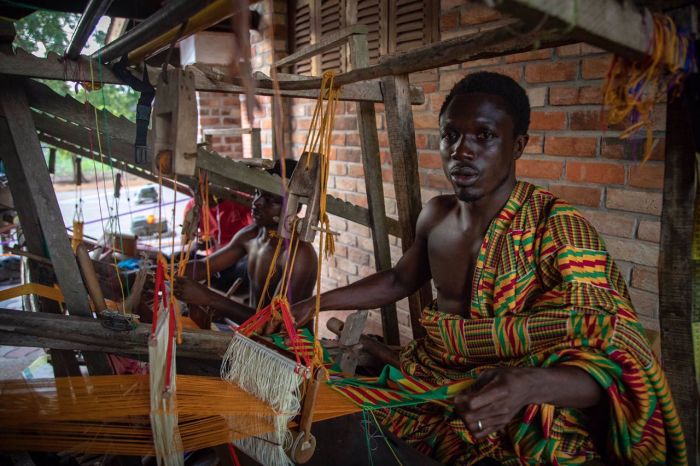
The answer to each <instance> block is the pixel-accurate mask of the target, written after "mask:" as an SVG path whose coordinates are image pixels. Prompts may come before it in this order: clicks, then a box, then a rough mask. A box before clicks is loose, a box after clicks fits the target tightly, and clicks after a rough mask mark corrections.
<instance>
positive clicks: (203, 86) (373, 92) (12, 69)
mask: <svg viewBox="0 0 700 466" xmlns="http://www.w3.org/2000/svg"><path fill="white" fill-rule="evenodd" d="M192 68H193V71H194V74H195V88H196V89H197V90H198V91H205V92H226V93H232V94H245V89H244V88H243V86H242V85H240V83H239V82H238V81H237V80H233V79H229V81H231V82H226V81H227V78H226V74H227V70H225V69H223V68H219V67H214V66H204V65H196V66H193V67H192ZM149 71H150V73H149V74H150V76H156V75H157V73H159V71H158V70H157V69H150V68H149ZM0 73H1V74H8V75H13V76H23V77H28V78H41V79H54V80H60V81H76V82H90V81H91V79H92V78H94V79H95V81H99V79H102V82H103V83H106V84H123V82H122V81H121V80H120V79H119V78H118V77H117V76H115V75H114V73H113V72H112V70H111V69H110V67H109V66H104V65H100V64H99V63H97V62H95V61H93V62H92V75H91V74H90V59H89V58H87V57H85V56H81V57H80V58H79V59H77V60H68V59H64V58H61V57H59V56H58V55H56V54H55V53H49V55H48V56H47V57H46V58H40V57H36V56H34V55H31V54H29V53H27V52H25V51H24V50H22V49H17V52H16V53H15V54H7V53H2V52H0ZM256 76H259V77H260V79H259V80H257V81H256V83H257V85H258V86H259V87H258V88H256V89H255V93H256V94H258V95H266V96H272V95H274V90H273V89H272V80H271V79H270V78H269V77H267V76H265V75H263V74H262V73H257V74H256ZM281 77H282V78H284V80H283V81H282V83H281V86H282V87H285V86H286V84H284V83H285V82H286V81H288V80H289V81H293V80H299V79H293V78H291V77H290V75H281ZM138 78H139V79H140V76H139V77H138ZM302 80H304V81H309V80H312V81H317V80H316V79H315V78H312V77H309V78H308V79H306V78H305V79H302ZM318 82H319V85H317V86H315V87H314V86H310V87H309V88H308V89H304V90H289V91H288V90H284V89H283V90H281V91H280V94H281V95H282V97H296V98H306V99H317V98H318V89H319V87H320V81H318ZM382 98H383V97H382V90H381V87H380V86H379V83H378V82H376V81H374V82H372V81H370V82H366V83H358V84H354V85H348V86H345V87H343V89H341V92H340V100H343V101H351V102H352V101H358V102H365V101H366V102H382ZM411 99H412V102H413V103H414V104H416V105H420V104H422V103H423V102H425V97H424V95H423V91H422V89H420V88H419V87H413V88H412V90H411Z"/></svg>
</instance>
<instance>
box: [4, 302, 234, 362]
mask: <svg viewBox="0 0 700 466" xmlns="http://www.w3.org/2000/svg"><path fill="white" fill-rule="evenodd" d="M149 335H150V324H141V325H139V326H138V327H137V328H136V329H134V330H132V331H130V332H119V331H114V330H109V329H107V328H105V327H103V326H102V324H101V323H100V322H99V321H98V320H96V319H90V318H86V317H77V316H64V315H55V314H44V313H39V312H17V311H16V310H12V309H0V344H2V345H12V346H30V347H47V348H61V349H65V350H81V351H90V352H92V351H106V352H110V353H121V354H128V355H147V354H148V338H149ZM230 342H231V334H230V333H225V332H213V331H209V330H190V329H184V330H183V331H182V344H178V346H177V356H178V358H191V359H197V360H200V361H206V360H215V361H216V360H220V359H221V358H222V356H223V355H224V354H225V353H226V349H227V348H228V345H229V343H230Z"/></svg>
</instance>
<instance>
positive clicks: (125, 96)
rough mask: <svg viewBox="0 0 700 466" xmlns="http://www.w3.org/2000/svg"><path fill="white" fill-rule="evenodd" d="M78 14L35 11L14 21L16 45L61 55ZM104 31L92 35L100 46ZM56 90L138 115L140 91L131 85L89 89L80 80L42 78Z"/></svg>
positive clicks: (96, 74) (132, 116)
mask: <svg viewBox="0 0 700 466" xmlns="http://www.w3.org/2000/svg"><path fill="white" fill-rule="evenodd" d="M79 18H80V17H79V15H75V14H70V13H62V12H56V11H36V12H34V13H32V14H30V15H28V16H25V17H24V18H22V19H21V20H19V21H17V22H16V23H15V27H16V29H17V37H16V38H15V46H16V47H20V48H23V49H25V50H26V51H28V52H31V53H41V52H44V53H48V52H55V53H57V54H59V55H62V54H63V53H64V52H65V50H66V47H68V42H69V41H70V38H71V36H72V34H73V30H74V29H75V26H76V24H77V22H78V19H79ZM105 36H106V34H105V32H104V31H96V32H95V33H94V34H93V39H94V40H95V41H96V42H97V44H98V46H100V47H101V46H102V45H103V44H104V41H105ZM92 72H93V74H94V79H95V80H96V81H98V80H99V79H100V73H101V69H100V66H99V65H98V66H97V67H96V68H95V69H93V70H92ZM42 81H43V82H44V83H45V84H47V85H48V86H49V87H51V88H52V89H53V90H54V91H56V92H58V93H59V94H61V95H65V94H70V95H71V96H72V97H74V98H76V99H78V100H79V101H81V102H84V101H85V99H86V97H87V100H88V101H89V102H90V103H91V104H93V105H94V106H96V107H98V108H101V109H102V108H104V109H107V110H108V111H110V112H112V113H114V114H115V115H123V116H124V117H126V118H128V119H130V120H132V121H134V120H135V118H136V102H137V101H138V94H137V93H136V92H134V91H133V90H131V89H130V88H129V87H128V86H118V85H114V84H106V85H105V86H104V87H103V88H102V89H101V90H99V91H93V92H86V91H85V90H84V89H82V86H80V85H79V84H76V85H71V84H69V83H66V82H64V81H53V80H42Z"/></svg>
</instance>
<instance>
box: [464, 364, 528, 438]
mask: <svg viewBox="0 0 700 466" xmlns="http://www.w3.org/2000/svg"><path fill="white" fill-rule="evenodd" d="M531 371H532V370H531V369H529V368H499V369H489V370H486V371H484V372H482V373H481V375H479V378H478V379H477V380H476V382H475V383H474V385H472V386H471V387H470V388H469V389H467V390H465V391H464V392H462V393H460V394H459V395H457V396H455V410H456V411H457V413H458V414H459V415H460V416H461V417H462V419H463V420H464V423H465V424H466V426H467V428H468V429H469V430H470V431H471V433H472V435H474V437H476V438H477V439H482V438H484V437H486V436H488V435H489V434H491V433H493V432H497V431H499V430H502V429H503V428H504V427H505V426H506V425H507V424H508V423H509V422H510V421H511V420H512V419H513V418H514V417H515V416H517V415H518V413H519V412H520V410H521V409H522V408H523V407H524V406H526V405H528V404H530V403H533V402H535V400H534V394H533V389H534V386H535V383H536V382H535V380H534V379H535V377H533V372H531Z"/></svg>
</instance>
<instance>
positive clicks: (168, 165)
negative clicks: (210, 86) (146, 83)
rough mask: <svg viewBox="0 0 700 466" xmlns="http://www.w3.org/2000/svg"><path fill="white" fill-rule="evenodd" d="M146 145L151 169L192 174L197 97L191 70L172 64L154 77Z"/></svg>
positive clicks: (195, 155) (195, 147) (195, 159)
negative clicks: (148, 140)
mask: <svg viewBox="0 0 700 466" xmlns="http://www.w3.org/2000/svg"><path fill="white" fill-rule="evenodd" d="M152 128H153V129H152V130H151V133H150V145H151V147H152V149H153V154H154V157H153V160H154V167H153V168H154V169H155V170H157V171H159V172H161V173H162V174H164V175H172V174H175V173H177V174H178V175H188V176H193V175H194V172H195V167H196V163H197V97H196V90H195V86H194V74H193V73H192V71H190V70H188V69H184V70H183V69H180V68H174V69H169V70H167V71H166V72H164V73H162V74H161V76H160V78H159V79H158V86H157V88H156V96H155V103H154V105H153V126H152Z"/></svg>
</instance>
